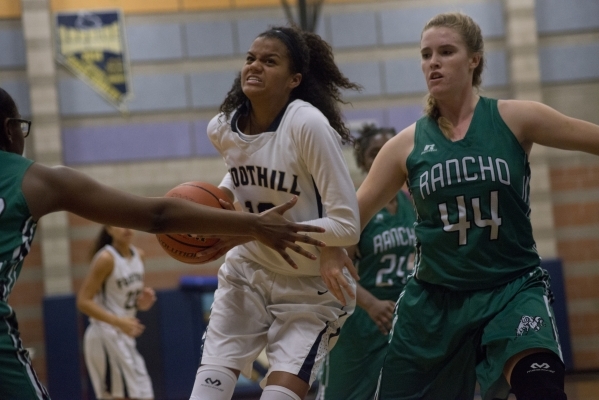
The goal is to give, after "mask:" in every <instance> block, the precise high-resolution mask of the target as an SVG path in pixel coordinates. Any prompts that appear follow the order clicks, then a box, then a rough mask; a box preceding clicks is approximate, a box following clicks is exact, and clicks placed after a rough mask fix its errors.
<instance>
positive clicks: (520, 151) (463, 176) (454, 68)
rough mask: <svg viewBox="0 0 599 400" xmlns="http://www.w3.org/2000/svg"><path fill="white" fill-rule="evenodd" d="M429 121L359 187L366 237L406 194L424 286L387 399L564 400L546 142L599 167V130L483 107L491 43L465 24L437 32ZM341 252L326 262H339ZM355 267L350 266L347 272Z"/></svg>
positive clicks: (412, 300)
mask: <svg viewBox="0 0 599 400" xmlns="http://www.w3.org/2000/svg"><path fill="white" fill-rule="evenodd" d="M420 55H421V67H422V72H423V74H424V78H425V80H426V83H427V86H428V92H429V96H428V102H427V110H426V116H425V117H423V118H421V119H420V120H418V121H417V122H416V123H415V124H413V125H411V126H409V127H407V128H406V129H404V130H403V131H401V132H399V133H398V134H397V136H395V137H394V138H393V139H391V140H390V141H388V142H387V143H386V144H385V146H383V148H382V149H381V151H380V152H379V154H378V156H377V158H376V160H375V161H374V163H373V165H372V168H371V170H370V173H369V174H368V176H367V177H366V179H365V180H364V182H363V183H362V185H361V186H360V188H359V189H358V192H357V195H358V203H359V207H360V220H361V222H362V226H364V225H365V223H366V222H367V221H369V220H370V219H371V218H372V216H373V215H374V214H375V213H377V212H378V210H380V209H381V207H383V206H384V205H385V204H386V203H387V202H388V201H389V199H391V198H393V196H395V194H396V193H397V191H398V190H399V188H401V187H402V186H403V185H404V183H406V182H407V183H408V187H409V189H410V192H411V194H412V198H413V200H414V203H415V207H416V213H417V222H416V228H415V232H416V239H417V247H416V258H415V264H414V275H413V278H410V279H408V282H407V283H406V287H405V290H404V292H403V293H402V295H401V296H400V299H399V301H398V304H397V310H396V312H397V320H396V323H395V324H394V326H393V329H392V333H391V335H392V337H391V340H390V343H389V347H388V351H387V356H386V357H385V362H384V364H383V369H382V376H381V382H380V386H379V390H378V399H383V400H391V399H392V400H400V399H401V400H407V399H414V400H415V399H419V400H432V399H444V400H445V399H471V398H473V395H474V389H475V383H476V381H477V380H478V381H479V383H480V387H481V395H482V398H483V399H484V400H490V399H506V398H507V397H508V393H509V391H510V390H511V391H512V392H513V393H514V394H515V395H516V398H517V399H518V400H563V399H566V398H567V397H566V394H565V393H564V365H563V362H562V359H561V350H560V344H559V337H558V333H557V330H556V328H555V323H554V321H553V311H552V308H551V304H550V300H549V299H550V293H549V277H548V275H547V272H546V271H544V270H543V269H542V268H540V258H539V255H538V254H537V251H536V247H535V241H534V238H533V236H532V228H531V223H530V218H529V216H530V212H531V210H530V204H529V197H528V195H529V182H530V167H529V163H528V157H529V154H530V151H531V149H532V146H533V144H534V143H537V144H540V145H544V146H550V147H555V148H559V149H564V150H578V151H584V152H588V153H591V154H596V155H599V126H597V125H595V124H592V123H589V122H586V121H582V120H578V119H574V118H570V117H567V116H565V115H563V114H561V113H559V112H557V111H556V110H554V109H552V108H550V107H548V106H546V105H543V104H541V103H538V102H534V101H519V100H496V99H491V98H485V97H483V96H480V95H479V93H478V91H477V88H478V87H479V85H480V84H481V74H482V69H483V66H484V60H485V57H484V45H483V39H482V34H481V31H480V28H479V26H478V25H477V24H476V23H475V22H474V21H473V20H472V18H470V17H469V16H467V15H464V14H461V13H446V14H439V15H437V16H435V17H434V18H432V19H431V20H430V21H429V22H428V23H427V24H426V26H425V27H424V29H423V32H422V36H421V41H420ZM331 252H335V253H337V255H338V256H339V253H340V251H339V250H335V249H331V250H327V251H326V252H325V253H327V255H326V256H325V257H323V256H322V255H321V259H323V258H324V259H325V260H324V261H325V262H329V260H330V259H331V254H330V253H331ZM344 262H347V261H344Z"/></svg>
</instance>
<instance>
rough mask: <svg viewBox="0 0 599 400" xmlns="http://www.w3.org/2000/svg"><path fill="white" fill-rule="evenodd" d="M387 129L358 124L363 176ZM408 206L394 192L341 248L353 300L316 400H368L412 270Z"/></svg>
mask: <svg viewBox="0 0 599 400" xmlns="http://www.w3.org/2000/svg"><path fill="white" fill-rule="evenodd" d="M395 132H396V131H395V129H393V128H377V127H375V126H374V125H366V126H364V127H363V128H362V129H361V130H360V132H359V137H358V138H357V140H356V143H355V152H354V155H355V158H356V163H357V165H358V167H360V168H361V169H362V171H363V172H364V173H368V171H370V167H371V166H372V162H373V161H374V159H375V157H376V155H377V154H378V152H379V151H380V149H381V147H382V146H383V145H384V144H385V143H386V142H387V141H388V140H390V139H391V138H392V137H393V136H395ZM415 221H416V217H415V215H414V208H413V206H412V203H411V200H410V198H409V197H408V194H407V193H405V192H404V191H403V190H400V191H399V192H398V193H397V195H396V196H395V197H393V198H392V199H391V201H390V202H389V203H388V204H387V205H386V206H385V207H384V208H383V209H381V210H380V211H379V212H378V213H377V214H376V215H375V216H374V217H373V219H372V220H370V222H369V223H368V225H366V227H365V228H364V229H363V230H362V234H361V236H360V242H359V243H358V244H357V245H356V246H352V247H350V248H348V249H347V251H348V255H349V257H350V258H354V264H355V265H356V267H357V269H358V274H359V276H360V283H359V284H358V285H357V295H356V302H357V304H358V306H359V307H357V308H356V310H355V311H354V314H353V315H352V316H351V317H350V318H348V319H347V321H346V322H345V324H344V325H343V330H342V331H341V335H340V336H339V340H338V341H337V344H336V345H335V347H334V348H333V350H331V352H330V353H329V356H328V358H327V361H326V365H325V368H323V371H322V379H321V381H320V384H321V386H320V387H319V396H318V398H319V400H338V399H344V400H365V399H372V398H373V396H374V392H375V390H376V384H377V381H378V379H379V375H380V370H381V367H382V366H383V359H384V357H385V353H386V349H387V342H388V340H389V338H388V336H387V335H388V333H389V330H390V329H391V324H392V321H393V310H394V308H395V302H396V301H397V299H398V298H399V294H400V293H401V291H402V290H403V287H404V285H405V283H406V279H407V276H408V274H409V271H410V270H411V269H412V267H413V261H414V259H413V253H414V245H415V242H416V236H415V234H414V222H415Z"/></svg>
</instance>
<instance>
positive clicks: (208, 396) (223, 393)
mask: <svg viewBox="0 0 599 400" xmlns="http://www.w3.org/2000/svg"><path fill="white" fill-rule="evenodd" d="M236 383H237V376H235V373H233V371H231V370H230V369H229V368H225V367H220V366H218V365H202V366H201V367H200V368H199V369H198V373H197V374H196V380H195V383H194V384H193V389H192V390H191V397H190V398H189V400H231V397H233V392H234V391H235V384H236Z"/></svg>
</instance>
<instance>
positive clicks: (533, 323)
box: [516, 315, 545, 336]
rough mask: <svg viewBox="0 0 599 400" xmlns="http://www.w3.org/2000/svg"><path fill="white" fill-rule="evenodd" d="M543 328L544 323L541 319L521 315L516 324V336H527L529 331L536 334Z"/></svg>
mask: <svg viewBox="0 0 599 400" xmlns="http://www.w3.org/2000/svg"><path fill="white" fill-rule="evenodd" d="M544 326H545V321H543V318H541V317H530V316H528V315H523V316H522V318H521V319H520V323H519V324H518V328H516V336H524V335H526V334H528V331H529V330H531V329H532V330H533V331H534V332H538V331H539V330H541V328H542V327H544Z"/></svg>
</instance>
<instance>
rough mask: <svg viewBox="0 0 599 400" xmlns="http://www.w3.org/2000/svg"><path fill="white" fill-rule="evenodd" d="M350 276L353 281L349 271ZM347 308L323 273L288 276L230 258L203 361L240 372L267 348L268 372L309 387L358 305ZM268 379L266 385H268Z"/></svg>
mask: <svg viewBox="0 0 599 400" xmlns="http://www.w3.org/2000/svg"><path fill="white" fill-rule="evenodd" d="M345 276H346V278H347V279H348V281H349V282H351V283H352V286H353V290H354V293H355V281H354V280H353V278H352V277H351V276H350V275H349V273H348V272H347V271H346V273H345ZM346 302H347V303H348V305H346V306H343V305H341V303H340V302H339V301H338V300H337V299H336V298H335V296H333V295H332V294H331V293H330V292H329V291H328V289H327V287H326V285H325V283H324V281H323V280H322V278H321V277H320V276H303V277H302V276H300V277H298V276H287V275H281V274H277V273H275V272H272V271H269V270H267V269H265V268H263V267H261V266H260V265H259V264H256V263H254V262H252V261H249V260H247V259H244V258H241V257H228V258H227V261H226V263H225V264H223V265H222V266H221V268H220V270H219V272H218V289H217V290H216V292H215V294H214V303H213V305H212V310H211V314H210V322H209V324H208V328H207V329H206V332H205V334H204V338H203V345H202V364H206V365H219V366H223V367H227V368H232V369H237V370H240V371H242V373H243V374H244V375H246V376H249V373H250V371H251V368H252V362H253V361H254V360H255V359H256V357H258V355H259V354H260V352H261V351H262V350H263V349H265V351H266V356H267V358H268V361H269V365H270V368H269V371H268V374H267V375H266V378H268V375H269V374H270V373H271V372H272V371H284V372H289V373H291V374H294V375H297V376H299V377H300V378H301V379H303V380H304V381H305V382H307V383H308V384H309V385H311V384H312V382H313V381H314V379H315V378H316V375H317V373H318V370H319V367H320V364H321V363H322V361H323V360H324V359H325V357H326V355H327V354H328V352H329V351H330V350H331V349H332V348H333V346H334V344H335V342H336V341H337V338H338V336H339V333H340V332H341V326H342V325H343V323H344V322H345V319H346V318H347V317H349V316H350V315H351V314H352V313H353V311H354V308H355V300H353V299H350V298H348V297H347V296H346ZM266 378H265V380H264V381H263V382H262V384H263V385H264V384H265V381H266Z"/></svg>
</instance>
